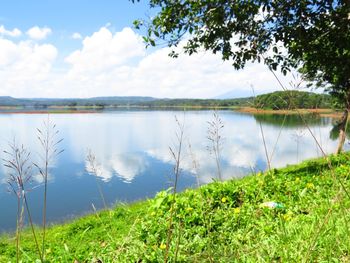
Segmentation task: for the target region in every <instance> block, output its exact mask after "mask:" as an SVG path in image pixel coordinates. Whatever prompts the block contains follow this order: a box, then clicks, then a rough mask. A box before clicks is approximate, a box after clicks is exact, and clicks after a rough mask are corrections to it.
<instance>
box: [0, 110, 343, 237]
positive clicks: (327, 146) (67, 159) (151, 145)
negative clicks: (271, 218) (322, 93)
mask: <svg viewBox="0 0 350 263" xmlns="http://www.w3.org/2000/svg"><path fill="white" fill-rule="evenodd" d="M175 115H176V116H177V117H178V119H179V120H180V121H181V122H182V121H183V120H184V122H185V136H184V144H183V145H184V147H183V152H182V157H181V162H180V165H181V177H180V180H179V189H180V190H181V189H184V188H187V187H195V186H196V185H197V177H196V175H195V174H197V175H198V179H199V182H200V183H201V184H205V183H209V182H211V181H212V180H213V179H214V178H216V177H217V168H216V163H215V158H214V156H213V154H212V153H211V152H210V151H209V150H208V146H210V141H209V140H208V139H207V136H208V134H207V129H208V121H211V120H212V119H213V116H212V111H187V112H185V114H184V113H183V112H181V111H138V110H130V111H114V112H104V113H96V114H53V115H50V119H51V121H53V122H54V123H56V125H57V127H58V129H59V130H60V133H59V135H60V137H61V138H63V139H64V140H63V142H62V143H61V144H60V148H61V149H64V152H63V153H62V154H61V155H60V156H58V157H57V158H56V160H55V162H54V163H53V164H52V166H51V167H50V178H49V186H48V187H49V192H48V221H50V222H60V221H63V220H66V219H69V218H72V217H75V216H79V215H82V214H85V213H90V212H92V211H93V208H92V207H93V206H94V207H96V208H97V209H99V208H102V206H103V205H102V201H101V198H100V195H99V192H98V186H97V185H98V184H100V185H101V188H102V191H103V194H104V196H105V199H106V202H107V203H108V205H113V204H115V203H116V202H132V201H135V200H140V199H145V198H147V197H152V196H154V195H155V194H156V193H157V192H158V191H160V190H163V189H167V188H168V187H170V186H171V182H172V175H173V166H174V160H173V158H172V157H171V154H170V151H169V147H172V148H173V149H176V147H177V145H178V144H177V142H176V141H177V140H176V136H175V132H176V131H178V127H177V124H176V122H175V118H174V117H175ZM219 116H220V118H221V119H222V121H223V123H224V128H223V129H222V138H223V139H222V144H221V145H222V147H221V159H220V165H221V170H222V175H223V178H224V179H229V178H239V177H242V176H245V175H247V174H248V173H251V172H252V171H259V170H264V169H266V167H267V162H266V154H265V150H264V146H263V143H262V142H263V141H262V136H261V132H260V125H261V126H262V129H263V133H264V136H265V142H266V145H267V150H268V155H269V157H270V159H271V165H272V166H273V167H281V166H285V165H286V164H293V163H297V162H300V161H301V160H304V159H307V158H312V157H317V156H320V154H321V152H320V150H319V149H318V147H317V144H316V143H315V141H314V139H313V138H312V136H311V135H310V133H309V132H308V130H307V129H306V128H305V127H304V125H303V123H302V122H301V121H300V119H299V117H298V116H286V117H284V116H282V115H257V116H253V115H249V114H243V113H238V112H232V111H220V112H219ZM46 119H47V115H45V114H2V115H0V149H1V152H2V151H3V150H6V149H8V142H9V141H11V140H12V138H13V137H15V138H16V141H17V142H20V143H23V145H25V147H27V148H28V149H29V150H30V151H31V153H32V158H33V161H38V155H39V154H40V153H41V149H40V146H39V143H38V140H37V138H36V137H37V131H36V128H38V127H42V123H43V121H45V120H46ZM307 122H308V123H309V125H310V129H311V130H312V132H313V133H314V135H315V137H316V138H317V139H318V141H319V143H320V145H321V146H322V148H323V149H324V150H325V151H326V152H333V151H334V150H335V148H336V144H337V143H336V141H333V140H331V139H330V132H331V129H332V120H331V119H330V118H319V117H315V116H312V117H308V118H307ZM282 123H283V124H284V126H283V129H281V124H282ZM189 144H190V145H191V149H192V153H193V154H192V155H191V154H190V151H189ZM209 148H210V147H209ZM88 149H91V151H92V152H93V153H94V155H95V156H96V160H97V161H98V166H97V167H98V170H99V172H100V173H99V176H98V177H96V176H94V175H92V174H91V173H89V172H88V171H87V170H88V167H89V165H88V163H87V161H86V155H87V150H88ZM193 156H194V158H193ZM1 158H4V156H3V154H2V155H1ZM193 159H195V161H196V163H197V165H196V167H194V165H193ZM6 173H7V170H6V169H5V168H4V167H3V166H2V165H1V168H0V182H1V183H0V211H2V212H1V213H0V231H9V230H13V229H14V228H15V220H16V198H15V197H14V195H11V194H9V193H7V192H6V188H7V187H6V186H7V184H6V180H7V179H6V178H7V175H6ZM33 179H34V180H33V184H32V185H31V186H30V187H31V188H33V190H32V191H30V192H29V193H28V198H29V202H30V207H31V210H32V214H33V217H34V221H35V222H37V223H39V222H40V218H41V207H42V201H41V200H42V194H43V186H42V178H41V176H40V175H39V173H38V171H36V170H35V169H33Z"/></svg>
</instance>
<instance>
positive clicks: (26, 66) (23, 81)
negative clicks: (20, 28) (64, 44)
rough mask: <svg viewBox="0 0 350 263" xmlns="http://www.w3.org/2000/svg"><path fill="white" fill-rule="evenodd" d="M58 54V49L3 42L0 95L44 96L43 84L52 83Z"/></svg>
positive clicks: (4, 40)
mask: <svg viewBox="0 0 350 263" xmlns="http://www.w3.org/2000/svg"><path fill="white" fill-rule="evenodd" d="M57 53H58V51H57V49H56V48H55V47H54V46H53V45H49V44H42V45H38V44H34V43H32V42H30V41H21V42H19V43H14V42H12V41H10V40H7V39H0V79H1V82H2V86H1V91H0V95H12V96H18V97H25V96H30V94H35V95H36V96H38V95H40V94H43V95H42V96H45V86H46V85H44V83H45V82H46V81H48V80H49V79H50V75H49V73H50V72H51V68H52V64H53V62H54V61H55V59H56V57H57Z"/></svg>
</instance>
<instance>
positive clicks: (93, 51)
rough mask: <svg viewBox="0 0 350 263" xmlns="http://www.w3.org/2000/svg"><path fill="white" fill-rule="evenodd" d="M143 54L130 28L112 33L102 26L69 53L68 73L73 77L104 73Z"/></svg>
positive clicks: (141, 45)
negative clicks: (79, 48)
mask: <svg viewBox="0 0 350 263" xmlns="http://www.w3.org/2000/svg"><path fill="white" fill-rule="evenodd" d="M143 54H144V46H143V43H142V41H141V38H140V36H138V35H137V34H135V32H134V31H132V30H131V29H130V28H124V29H123V30H122V31H121V32H117V33H115V34H114V35H113V34H112V32H111V31H110V30H109V29H107V28H106V27H102V28H101V29H100V30H99V31H98V32H95V33H94V34H92V36H90V37H86V38H85V39H84V40H83V47H82V49H81V50H76V51H74V52H73V53H72V54H70V55H69V56H68V57H67V58H66V62H67V63H69V64H71V65H72V69H71V71H70V74H71V75H72V76H73V77H75V76H79V75H83V74H91V73H93V74H99V73H102V74H105V73H111V72H109V71H110V70H112V69H113V68H116V67H117V66H121V65H125V64H127V63H128V62H129V60H130V59H132V58H134V57H139V56H142V55H143Z"/></svg>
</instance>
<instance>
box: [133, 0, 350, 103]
mask: <svg viewBox="0 0 350 263" xmlns="http://www.w3.org/2000/svg"><path fill="white" fill-rule="evenodd" d="M131 1H133V2H137V1H139V0H131ZM150 7H151V8H157V9H156V15H154V16H153V17H152V19H151V21H141V20H139V21H136V22H135V25H136V28H140V26H142V25H144V26H145V27H146V29H147V34H146V36H145V37H144V40H145V42H146V43H147V44H148V45H152V46H154V45H156V44H157V40H159V41H161V42H162V43H164V42H166V43H167V44H168V45H169V46H177V45H179V43H180V41H182V40H184V41H185V44H184V50H185V52H187V53H188V54H190V55H191V54H193V53H196V52H198V51H200V50H203V49H204V50H210V51H212V52H213V53H219V54H221V55H222V59H223V60H229V61H231V62H232V64H233V66H234V67H235V68H236V69H241V68H243V67H244V66H245V65H246V63H247V62H248V61H253V62H254V61H258V62H260V61H261V60H262V61H264V63H266V64H267V65H269V67H270V68H271V69H272V70H277V68H280V69H281V71H282V72H283V73H284V74H286V73H287V71H288V70H290V69H291V68H299V69H300V72H302V73H303V75H304V76H305V77H306V79H307V80H309V81H311V83H315V84H316V86H322V87H326V88H327V89H328V90H329V91H330V92H331V94H332V95H333V96H335V97H337V98H338V99H340V102H341V103H343V104H344V105H345V106H347V108H349V107H350V78H349V76H350V22H349V21H350V19H349V14H350V2H349V1H348V0H327V1H315V0H290V1H273V0H253V1H243V0H235V1H228V0H216V1H212V0H199V1H193V0H183V1H173V0H150ZM170 55H172V56H175V57H176V56H177V53H176V52H174V51H173V52H172V53H171V54H170ZM310 85H311V84H310ZM279 103H282V102H281V101H279Z"/></svg>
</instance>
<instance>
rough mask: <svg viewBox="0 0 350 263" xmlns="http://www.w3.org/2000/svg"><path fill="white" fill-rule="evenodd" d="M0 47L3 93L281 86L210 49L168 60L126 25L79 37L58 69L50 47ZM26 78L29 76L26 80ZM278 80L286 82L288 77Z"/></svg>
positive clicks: (191, 93)
mask: <svg viewBox="0 0 350 263" xmlns="http://www.w3.org/2000/svg"><path fill="white" fill-rule="evenodd" d="M29 32H30V33H29ZM49 32H51V29H49V28H46V30H45V28H39V27H33V28H32V29H30V30H29V31H28V32H27V34H29V35H31V38H36V39H39V38H44V37H45V36H46V35H47V34H48V33H49ZM73 35H74V34H73ZM73 35H72V37H73ZM75 37H78V33H76V35H75ZM6 41H7V42H6ZM3 47H4V48H3ZM0 48H2V49H1V50H0V59H1V61H0V67H1V65H2V66H3V68H1V69H0V74H1V76H3V78H2V83H4V84H3V87H2V89H1V91H0V94H1V95H11V96H17V97H38V96H40V97H94V96H116V95H118V96H133V95H134V96H136V95H144V96H153V97H170V98H171V97H172V98H174V97H196V98H211V97H215V96H218V95H220V94H223V93H227V92H230V93H233V94H234V92H235V91H236V92H239V93H240V94H242V91H245V94H244V95H250V94H251V87H250V86H251V85H253V86H254V88H255V90H256V92H257V93H263V92H269V91H272V90H276V89H280V87H279V86H278V83H277V81H276V80H275V79H274V76H273V75H272V74H271V72H269V70H268V68H267V67H266V66H264V65H262V64H248V65H247V66H246V68H245V69H244V70H241V71H235V70H234V68H233V67H232V65H231V64H230V62H223V61H222V59H221V57H220V55H214V54H212V53H204V52H203V53H199V54H194V55H192V56H188V55H185V54H181V55H180V57H179V58H178V59H172V58H170V57H169V56H168V54H169V51H170V49H169V48H167V47H166V48H159V49H156V50H154V49H153V50H148V51H147V52H146V50H145V48H144V43H143V41H142V38H141V36H140V35H138V34H136V33H135V32H134V31H133V30H132V29H130V28H124V29H123V30H121V31H120V32H116V33H113V32H112V31H111V29H110V28H107V27H102V28H100V29H99V30H98V31H97V32H95V33H93V34H91V35H90V36H87V37H85V38H84V39H83V40H82V46H81V48H79V49H76V50H74V51H72V52H71V53H70V54H69V55H68V56H66V57H65V58H64V61H65V62H66V64H65V65H63V66H62V64H61V67H60V69H59V70H58V69H56V68H55V67H54V66H53V64H54V63H55V62H56V56H57V49H56V47H54V46H53V45H35V44H33V43H30V41H22V42H20V43H14V42H11V41H8V40H5V39H3V41H2V42H1V46H0ZM31 53H33V54H32V55H30V54H31ZM38 53H40V54H41V55H40V57H41V59H39V57H38V56H39V54H38ZM34 54H35V55H34ZM31 56H35V57H36V61H34V63H33V61H31V60H30V59H29V58H30V57H31ZM9 65H16V66H10V67H7V66H9ZM5 66H6V68H5ZM34 68H35V72H34ZM24 69H28V70H24ZM38 72H39V73H40V74H38ZM34 74H35V75H34ZM29 76H33V78H31V79H30V81H29ZM280 78H281V80H282V82H284V83H288V82H289V81H290V79H291V78H289V77H287V78H284V77H280ZM10 87H11V89H10ZM243 93H244V92H243Z"/></svg>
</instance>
